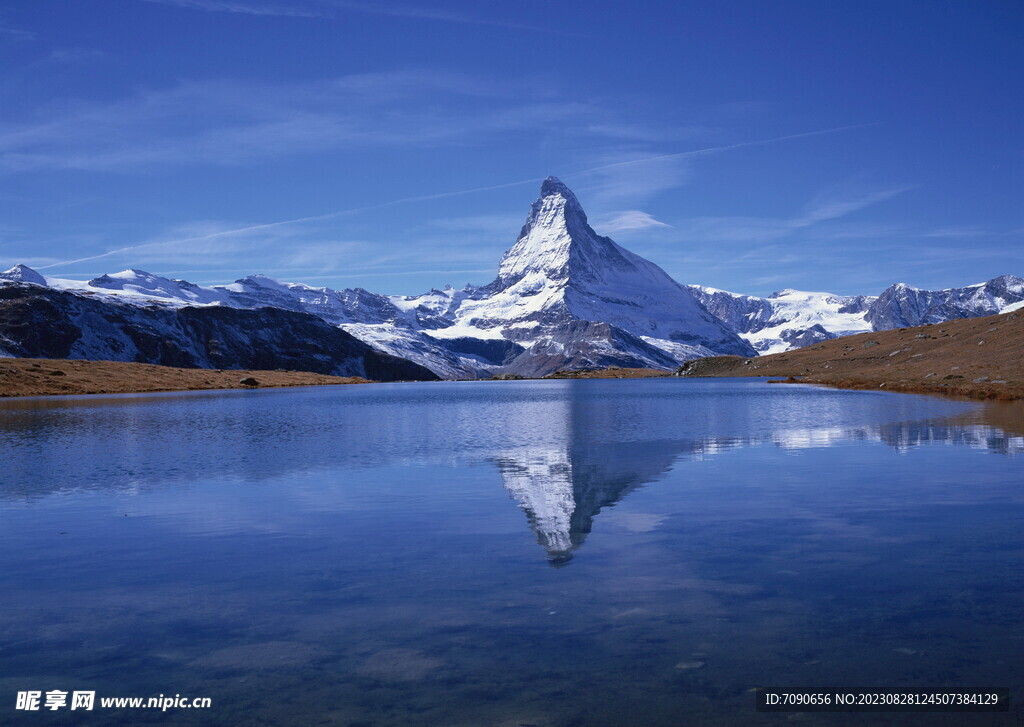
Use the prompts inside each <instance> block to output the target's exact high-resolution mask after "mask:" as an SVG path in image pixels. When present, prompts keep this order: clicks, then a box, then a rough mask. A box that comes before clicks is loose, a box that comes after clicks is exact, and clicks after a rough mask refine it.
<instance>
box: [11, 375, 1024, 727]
mask: <svg viewBox="0 0 1024 727" xmlns="http://www.w3.org/2000/svg"><path fill="white" fill-rule="evenodd" d="M1022 420H1024V417H1022V416H1021V411H1020V409H1019V407H1018V408H1016V409H1015V408H1014V407H1013V406H1011V405H1002V406H995V405H989V406H987V407H986V406H983V405H980V404H972V403H964V402H957V401H951V400H942V399H937V398H931V397H923V396H914V395H899V394H886V393H879V392H853V391H835V390H825V389H818V388H814V387H810V386H803V385H786V386H766V385H764V383H763V382H761V381H757V380H729V379H718V380H690V379H651V380H622V381H618V380H603V381H598V380H593V381H523V382H462V383H455V382H444V383H442V382H438V383H425V384H380V385H368V386H349V387H323V388H308V389H282V390H263V391H236V392H200V393H188V394H167V395H148V396H119V397H77V398H62V399H34V400H20V401H19V400H13V401H9V402H5V403H4V404H3V405H0V457H2V459H0V462H2V475H0V476H2V484H0V724H8V723H10V724H37V725H39V724H76V725H78V724H88V725H94V724H95V725H105V724H160V725H168V724H175V725H177V724H186V725H192V724H201V725H207V724H210V725H319V724H323V725H350V726H351V727H356V726H361V725H445V726H447V725H456V726H458V725H467V726H468V725H495V726H501V727H515V726H518V725H537V726H538V727H563V726H564V727H568V726H575V725H616V726H618V725H686V724H715V725H717V724H720V725H737V724H764V725H776V724H788V723H789V721H787V718H786V715H775V714H758V713H756V712H755V711H754V697H753V694H752V692H751V690H752V689H753V688H755V687H758V686H768V687H775V688H786V689H794V690H795V689H807V688H813V687H827V688H840V687H854V686H857V687H865V686H879V687H880V686H887V687H892V686H899V687H904V686H905V687H907V688H911V687H913V688H949V687H963V686H969V687H983V686H992V687H994V686H1000V687H1009V688H1010V689H1011V695H1012V697H1013V699H1014V700H1016V701H1018V702H1019V700H1021V699H1022V698H1024V689H1022V688H1024V658H1022V656H1021V654H1022V649H1024V626H1022V623H1021V614H1022V603H1024V537H1022V530H1021V524H1022V523H1024V477H1022V476H1021V475H1022V472H1024V468H1022V466H1021V465H1022V463H1024V429H1022V427H1021V426H1020V425H1019V422H1021V421H1022ZM1014 422H1017V423H1018V424H1014ZM52 689H60V690H67V691H69V692H70V691H72V690H93V691H95V692H96V693H97V698H99V697H101V696H145V697H149V696H156V695H158V694H165V695H174V694H181V695H187V696H189V697H209V698H211V700H212V707H211V708H210V709H209V710H191V711H189V710H172V711H169V712H167V713H161V712H159V711H150V712H147V711H146V710H114V709H108V710H102V709H96V710H94V711H92V712H81V711H77V712H74V713H69V711H68V710H67V709H64V710H59V711H57V712H47V711H42V712H32V713H26V712H18V711H15V709H14V707H15V695H16V693H17V692H18V691H22V690H41V691H43V692H45V691H48V690H52ZM1013 709H1014V710H1016V711H1014V712H1012V713H1011V714H1009V715H966V716H965V715H941V714H921V715H910V714H803V715H797V719H798V723H799V724H858V725H861V724H862V725H875V724H915V725H917V724H920V725H931V724H971V725H994V724H999V725H1002V724H1006V725H1011V724H1019V723H1020V720H1021V715H1022V713H1021V711H1020V707H1019V706H1017V705H1016V704H1015V705H1014V707H1013Z"/></svg>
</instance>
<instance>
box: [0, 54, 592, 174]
mask: <svg viewBox="0 0 1024 727" xmlns="http://www.w3.org/2000/svg"><path fill="white" fill-rule="evenodd" d="M519 90H521V89H518V90H516V91H513V92H509V93H508V94H506V95H503V94H502V92H500V91H496V90H495V84H488V83H486V82H484V80H482V79H479V78H475V77H472V76H469V75H465V74H458V73H444V72H430V71H418V70H409V71H398V72H393V73H370V74H359V75H353V76H346V77H342V78H337V79H329V80H323V81H317V82H308V83H304V84H294V83H289V84H284V83H281V84H257V83H246V82H232V81H205V82H187V83H181V84H178V85H177V86H175V87H173V88H170V89H164V90H157V91H147V92H145V93H141V94H138V95H136V96H134V97H131V98H127V99H124V100H121V101H118V102H115V103H108V104H78V105H75V106H73V107H72V108H71V109H70V110H68V109H65V110H63V111H60V112H58V111H56V110H55V109H52V108H49V109H41V110H40V112H39V118H38V121H37V122H35V123H22V124H17V125H12V124H8V125H6V126H3V125H0V171H7V172H14V171H24V170H36V169H84V170H94V171H95V170H101V171H134V170H137V169H140V168H152V167H154V166H167V165H175V166H178V165H183V164H204V165H206V164H220V165H239V164H247V163H253V162H257V161H264V160H268V159H276V158H283V157H287V156H289V155H295V154H310V153H322V152H326V151H334V150H343V149H352V148H357V149H360V150H363V149H367V148H369V147H372V146H403V145H404V146H409V145H424V144H429V145H431V146H438V145H445V144H448V145H453V146H465V145H467V144H475V143H482V142H484V141H488V140H493V139H495V138H497V137H500V136H502V135H505V134H511V133H516V132H521V131H535V132H537V133H540V132H541V131H542V130H544V129H550V128H573V127H574V126H575V125H577V124H579V123H581V122H582V121H583V120H584V119H586V118H587V117H588V116H593V115H595V114H596V113H597V112H596V110H595V109H593V108H592V107H591V106H589V105H588V104H586V103H580V102H574V101H566V100H548V99H533V98H530V97H529V95H528V94H522V93H519V92H518V91H519Z"/></svg>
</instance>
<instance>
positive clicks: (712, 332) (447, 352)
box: [3, 177, 755, 378]
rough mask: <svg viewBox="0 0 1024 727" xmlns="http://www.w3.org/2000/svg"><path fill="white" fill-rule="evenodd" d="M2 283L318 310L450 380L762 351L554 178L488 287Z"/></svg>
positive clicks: (130, 299) (124, 297) (162, 302)
mask: <svg viewBox="0 0 1024 727" xmlns="http://www.w3.org/2000/svg"><path fill="white" fill-rule="evenodd" d="M33 276H35V277H33ZM3 278H4V279H6V280H9V281H10V282H12V283H14V282H18V283H30V284H35V285H46V286H48V287H50V288H54V289H57V290H62V291H64V292H67V293H69V294H73V295H76V296H88V297H91V298H93V299H95V300H97V301H101V300H102V301H106V302H110V303H114V302H116V303H119V304H121V305H126V306H136V307H139V306H143V307H149V308H152V307H154V306H155V307H158V308H170V309H182V308H197V309H203V308H208V307H220V308H236V309H259V308H267V307H269V308H275V309H281V310H286V311H293V312H302V313H311V314H313V315H315V316H317V317H318V318H320V319H322V320H324V321H326V322H327V323H329V324H331V325H334V326H337V327H340V328H342V329H343V330H345V331H347V332H348V333H350V334H352V335H353V336H355V337H356V338H358V339H360V340H362V341H364V342H366V343H368V344H370V345H371V346H373V347H375V348H377V349H379V350H381V351H384V352H387V353H390V354H392V355H394V356H398V357H401V358H405V359H408V360H410V361H414V362H416V363H418V364H420V365H422V366H425V367H427V368H429V369H431V370H432V371H434V372H435V373H436V374H438V375H440V376H443V377H446V378H468V377H479V376H488V375H490V374H493V373H515V374H521V375H535V376H536V375H543V374H546V373H550V372H552V371H555V370H557V369H560V368H583V367H596V366H610V365H619V366H629V367H637V366H639V367H652V368H662V369H670V368H675V367H676V366H678V365H679V364H680V363H682V362H683V361H687V360H689V359H692V358H697V357H700V356H707V355H711V354H738V355H751V356H752V355H754V353H755V351H754V349H753V348H751V347H750V345H749V344H747V343H746V342H745V341H744V340H743V339H741V338H740V337H739V336H737V335H736V333H734V332H733V331H732V330H730V329H729V327H728V326H727V325H725V324H724V323H723V322H722V321H720V320H719V319H717V318H716V317H714V316H713V315H711V314H710V313H709V312H708V311H707V310H706V309H705V308H704V306H703V305H701V304H700V302H698V301H697V299H696V298H695V297H694V296H693V293H692V292H691V291H690V289H688V288H686V287H685V286H682V285H680V284H679V283H677V282H676V281H674V280H673V279H672V278H671V277H669V275H668V274H667V273H665V272H664V271H663V270H662V269H661V268H659V267H658V266H657V265H655V264H654V263H652V262H649V261H648V260H645V259H643V258H641V257H639V256H638V255H635V254H633V253H631V252H629V251H628V250H625V249H624V248H622V247H620V246H619V245H616V244H615V243H614V242H613V241H612V240H610V239H609V238H607V237H601V236H600V235H598V234H597V233H596V232H594V230H593V228H591V227H590V225H589V223H588V222H587V216H586V214H585V213H584V212H583V209H582V207H581V206H580V204H579V202H578V201H577V199H576V197H575V195H573V193H572V192H571V191H570V190H569V189H568V188H567V187H566V186H565V185H564V184H562V183H561V182H560V181H559V180H557V179H555V178H554V177H550V178H548V179H547V180H545V182H544V184H543V186H542V188H541V194H540V198H539V199H538V200H537V201H536V202H535V203H534V204H533V206H532V207H531V210H530V214H529V216H528V218H527V220H526V224H525V225H524V226H523V228H522V231H521V232H520V234H519V238H518V240H517V241H516V244H515V245H513V246H512V248H511V249H510V250H509V251H508V252H506V253H505V255H504V257H503V258H502V259H501V262H500V264H499V269H498V275H497V277H496V278H495V279H494V281H492V282H491V283H490V284H489V285H486V286H482V287H477V286H472V285H470V286H466V287H465V288H463V289H461V290H455V289H453V288H445V289H444V290H432V291H430V292H429V293H426V294H425V295H420V296H384V295H378V294H375V293H371V292H368V291H366V290H362V289H359V288H356V289H353V290H332V289H330V288H316V287H312V286H308V285H303V284H299V283H280V282H278V281H276V280H272V279H271V278H267V277H265V276H261V275H253V276H249V277H246V278H242V279H240V280H237V281H235V282H234V283H231V284H229V285H220V286H213V287H202V286H198V285H195V284H193V283H189V282H187V281H184V280H173V279H169V278H164V277H161V276H158V275H153V274H151V273H148V272H145V271H142V270H135V269H130V270H125V271H123V272H120V273H115V274H111V275H102V276H100V277H98V278H94V279H92V280H90V281H88V282H79V281H69V280H60V279H56V278H49V279H44V278H43V277H42V276H40V275H39V274H38V273H35V271H32V270H31V269H30V268H25V267H24V266H21V267H19V268H15V269H12V270H11V271H9V272H8V273H4V274H3ZM139 355H140V356H142V354H141V353H140V354H139Z"/></svg>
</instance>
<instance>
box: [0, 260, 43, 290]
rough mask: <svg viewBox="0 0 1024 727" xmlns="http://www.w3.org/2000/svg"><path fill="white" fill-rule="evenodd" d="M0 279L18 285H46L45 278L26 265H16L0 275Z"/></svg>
mask: <svg viewBox="0 0 1024 727" xmlns="http://www.w3.org/2000/svg"><path fill="white" fill-rule="evenodd" d="M0 279H3V280H10V281H13V282H18V283H34V284H36V285H46V278H44V277H43V276H42V275H40V274H39V273H37V272H36V271H35V270H33V269H32V268H30V267H29V266H28V265H22V264H21V263H18V264H17V265H15V266H14V267H13V268H11V269H10V270H6V271H4V272H2V273H0Z"/></svg>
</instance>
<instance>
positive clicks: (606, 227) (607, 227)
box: [594, 210, 671, 235]
mask: <svg viewBox="0 0 1024 727" xmlns="http://www.w3.org/2000/svg"><path fill="white" fill-rule="evenodd" d="M594 227H595V228H597V230H598V231H599V232H603V233H605V234H608V235H614V234H615V233H617V232H626V231H629V230H649V229H651V228H652V227H653V228H657V227H662V228H666V227H671V225H667V224H665V223H664V222H661V221H660V220H656V219H654V218H653V217H652V216H651V215H650V214H648V213H647V212H643V211H642V210H624V211H622V212H616V213H614V214H613V215H612V216H610V217H606V218H604V219H602V220H599V221H598V222H596V223H595V224H594Z"/></svg>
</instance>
